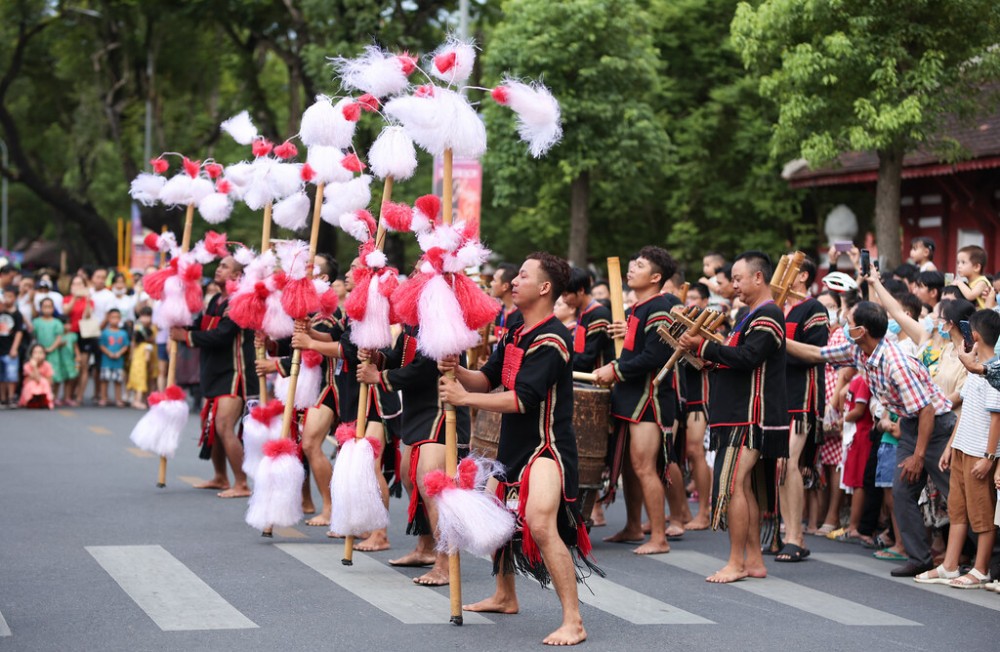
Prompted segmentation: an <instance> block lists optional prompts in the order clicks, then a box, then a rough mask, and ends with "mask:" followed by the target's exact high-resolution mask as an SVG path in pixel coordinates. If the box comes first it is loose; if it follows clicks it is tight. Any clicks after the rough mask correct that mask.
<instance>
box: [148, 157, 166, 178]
mask: <svg viewBox="0 0 1000 652" xmlns="http://www.w3.org/2000/svg"><path fill="white" fill-rule="evenodd" d="M149 166H150V167H151V168H153V173H154V174H163V173H164V172H166V171H167V170H169V169H170V163H169V162H167V159H165V158H163V157H162V156H157V157H156V158H154V159H150V160H149Z"/></svg>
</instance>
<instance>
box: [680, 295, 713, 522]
mask: <svg viewBox="0 0 1000 652" xmlns="http://www.w3.org/2000/svg"><path fill="white" fill-rule="evenodd" d="M710 299H711V290H709V289H708V286H707V285H705V284H704V283H695V284H694V285H692V286H691V287H690V289H688V292H687V297H686V302H685V305H687V306H688V307H691V306H694V307H697V308H700V309H702V310H705V309H707V308H708V302H709V300H710ZM679 368H680V373H681V374H683V375H684V383H683V387H684V411H683V414H682V415H681V420H682V421H683V423H684V426H685V428H684V430H685V432H684V446H685V453H686V455H685V456H686V457H687V465H688V468H689V469H690V470H691V479H692V480H694V487H695V491H697V492H698V514H697V516H695V517H694V519H693V520H691V521H689V522H687V523H685V524H684V529H685V530H707V529H708V528H709V527H711V525H712V471H711V469H709V468H708V463H707V462H706V460H705V433H706V432H707V431H708V397H709V393H710V389H709V375H710V374H709V371H708V370H707V369H697V368H695V367H694V366H693V365H690V364H687V363H683V362H682V363H681V365H680V367H679Z"/></svg>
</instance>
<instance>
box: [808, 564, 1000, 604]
mask: <svg viewBox="0 0 1000 652" xmlns="http://www.w3.org/2000/svg"><path fill="white" fill-rule="evenodd" d="M816 561H821V562H823V563H824V564H832V565H834V566H840V567H841V568H846V569H848V570H852V571H855V572H858V573H864V574H865V575H871V576H873V577H877V578H879V579H883V580H889V581H890V582H895V583H897V584H902V585H904V586H909V587H913V588H915V589H920V590H921V591H928V592H930V593H935V594H937V595H941V596H944V597H946V598H951V599H952V600H960V601H961V602H968V603H969V604H974V605H977V606H980V607H985V608H987V609H992V610H994V611H1000V598H998V597H997V595H996V594H994V593H990V592H989V591H983V590H980V589H973V590H966V591H963V590H961V589H953V588H951V587H950V586H947V585H944V584H918V583H916V582H914V581H913V578H912V577H893V576H892V575H890V574H889V571H890V570H892V564H887V563H886V562H884V561H882V560H880V559H875V558H874V557H872V558H870V559H869V558H866V557H859V556H858V555H851V554H847V553H823V554H822V555H821V556H817V558H816Z"/></svg>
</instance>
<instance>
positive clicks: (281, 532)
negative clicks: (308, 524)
mask: <svg viewBox="0 0 1000 652" xmlns="http://www.w3.org/2000/svg"><path fill="white" fill-rule="evenodd" d="M272 532H273V533H274V534H275V536H279V537H285V538H287V539H308V538H309V535H308V534H306V533H304V532H299V531H298V530H296V529H295V528H293V527H276V528H274V529H273V530H272Z"/></svg>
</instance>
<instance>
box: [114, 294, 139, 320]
mask: <svg viewBox="0 0 1000 652" xmlns="http://www.w3.org/2000/svg"><path fill="white" fill-rule="evenodd" d="M112 294H114V292H112ZM111 308H118V312H120V313H121V314H122V323H124V322H127V321H133V322H134V321H135V295H134V294H123V295H121V296H120V297H119V296H115V297H114V298H113V300H112V302H111V306H110V307H109V308H108V310H110V309H111Z"/></svg>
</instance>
